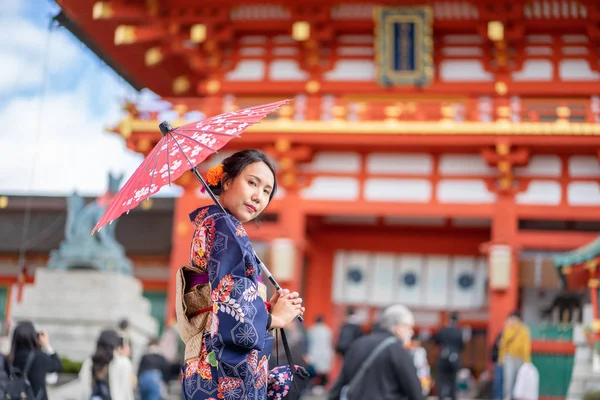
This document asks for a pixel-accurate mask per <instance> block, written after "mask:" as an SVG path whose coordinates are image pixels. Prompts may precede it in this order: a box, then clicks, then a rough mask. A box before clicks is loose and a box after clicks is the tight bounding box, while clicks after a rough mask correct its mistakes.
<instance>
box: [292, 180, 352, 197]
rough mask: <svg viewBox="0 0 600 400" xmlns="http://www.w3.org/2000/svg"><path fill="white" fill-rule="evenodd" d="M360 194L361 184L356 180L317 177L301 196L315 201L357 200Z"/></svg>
mask: <svg viewBox="0 0 600 400" xmlns="http://www.w3.org/2000/svg"><path fill="white" fill-rule="evenodd" d="M359 193H360V184H359V182H358V180H356V179H354V178H334V177H317V178H315V179H313V181H312V183H311V185H310V186H309V187H307V188H305V189H303V190H302V191H301V192H300V195H301V197H302V198H305V199H313V200H318V199H320V200H356V199H358V195H359Z"/></svg>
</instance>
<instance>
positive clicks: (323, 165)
mask: <svg viewBox="0 0 600 400" xmlns="http://www.w3.org/2000/svg"><path fill="white" fill-rule="evenodd" d="M301 169H302V170H303V171H307V172H346V173H358V172H360V155H359V154H358V153H352V152H326V151H323V152H317V153H316V154H315V156H314V157H313V160H312V162H310V163H306V164H302V166H301Z"/></svg>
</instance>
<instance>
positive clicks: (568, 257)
mask: <svg viewBox="0 0 600 400" xmlns="http://www.w3.org/2000/svg"><path fill="white" fill-rule="evenodd" d="M599 255H600V237H599V238H598V239H596V240H594V241H593V242H591V243H589V244H587V245H585V246H583V247H580V248H578V249H575V250H573V251H569V252H565V253H560V254H556V255H554V256H553V260H554V266H555V267H556V268H563V267H568V266H573V265H579V264H583V263H585V262H587V261H591V260H593V259H594V258H596V257H598V256H599Z"/></svg>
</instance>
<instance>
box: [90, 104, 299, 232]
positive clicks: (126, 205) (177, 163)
mask: <svg viewBox="0 0 600 400" xmlns="http://www.w3.org/2000/svg"><path fill="white" fill-rule="evenodd" d="M287 103H289V100H283V101H278V102H275V103H269V104H265V105H261V106H256V107H249V108H244V109H241V110H236V111H232V112H228V113H225V114H221V115H217V116H215V117H211V118H207V119H204V120H202V121H199V122H194V123H191V124H187V125H183V126H181V127H179V128H175V129H173V128H171V126H170V125H169V124H168V123H167V122H163V123H161V124H160V130H161V133H162V134H163V137H162V138H161V139H160V141H159V142H158V144H157V145H156V146H155V147H154V148H153V149H152V151H151V152H150V154H148V156H147V157H146V158H145V159H144V161H143V162H142V164H141V165H140V166H139V167H138V168H137V169H136V170H135V172H134V173H133V174H132V175H131V177H130V178H129V180H128V181H127V182H126V183H125V185H124V186H123V188H122V189H121V190H120V191H119V193H117V194H116V196H115V197H114V198H113V199H112V202H111V203H110V205H109V206H108V208H107V209H106V211H105V212H104V214H103V215H102V218H100V220H99V221H98V223H97V224H96V226H95V227H94V229H93V230H92V233H93V232H95V231H97V230H99V229H101V228H102V227H103V226H104V225H106V224H108V223H110V222H112V221H114V220H115V219H117V218H119V217H120V216H121V215H122V214H123V213H125V212H128V211H130V210H131V209H133V208H135V207H137V206H138V204H140V203H141V202H142V201H144V200H146V199H147V198H149V197H150V196H152V195H153V194H155V193H157V192H158V191H159V190H160V189H161V188H162V187H163V186H165V185H167V184H171V182H173V181H174V180H176V179H177V178H179V177H180V176H181V175H183V173H184V172H186V171H189V170H190V169H192V170H193V172H194V173H195V174H196V176H198V177H199V178H200V179H201V177H200V175H199V174H198V172H197V171H196V166H197V165H198V164H200V163H201V162H202V161H204V160H206V158H208V157H209V156H210V155H211V154H214V153H216V152H217V151H218V150H219V149H221V148H222V147H223V146H225V145H226V144H227V143H228V142H229V141H230V140H231V139H233V138H235V137H239V136H240V135H241V133H242V132H244V131H245V130H246V129H248V128H249V127H250V126H252V125H254V124H256V123H258V122H260V121H261V120H262V119H263V118H265V117H266V116H267V114H269V113H271V112H273V111H276V110H277V109H278V108H279V107H281V106H282V105H284V104H287ZM201 182H202V183H203V184H205V182H204V181H203V180H202V179H201ZM209 194H212V192H210V191H209ZM211 197H213V196H211ZM213 199H214V200H215V202H216V198H214V197H213ZM217 203H218V202H217Z"/></svg>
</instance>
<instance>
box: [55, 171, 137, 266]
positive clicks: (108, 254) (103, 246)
mask: <svg viewBox="0 0 600 400" xmlns="http://www.w3.org/2000/svg"><path fill="white" fill-rule="evenodd" d="M122 178H123V175H120V176H113V175H112V174H109V176H108V190H107V191H106V193H105V194H104V195H102V196H100V197H98V198H97V199H96V200H95V201H93V202H91V203H89V204H87V205H86V204H85V203H84V200H83V198H82V197H81V196H79V195H78V194H77V193H73V194H72V195H71V196H70V197H68V198H67V221H66V224H65V240H64V241H63V242H62V243H61V244H60V248H59V249H58V250H53V251H52V252H51V253H50V260H49V262H48V268H50V269H60V270H65V269H73V268H90V269H97V270H100V271H118V272H121V273H125V274H132V266H131V261H130V260H129V259H128V258H127V257H126V256H125V250H124V249H123V246H121V245H120V244H119V242H117V239H116V236H115V228H116V225H117V221H114V222H113V223H112V224H110V225H107V226H105V227H103V228H102V229H101V230H100V231H99V232H96V233H95V234H94V235H91V232H92V229H93V228H94V226H95V225H96V223H97V222H98V221H99V220H100V218H101V217H102V214H103V213H104V211H105V210H106V208H107V207H108V205H109V204H110V202H111V200H112V199H113V197H114V195H115V194H116V193H117V192H118V191H119V184H120V183H121V180H122Z"/></svg>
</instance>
